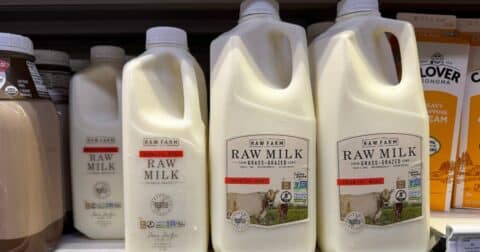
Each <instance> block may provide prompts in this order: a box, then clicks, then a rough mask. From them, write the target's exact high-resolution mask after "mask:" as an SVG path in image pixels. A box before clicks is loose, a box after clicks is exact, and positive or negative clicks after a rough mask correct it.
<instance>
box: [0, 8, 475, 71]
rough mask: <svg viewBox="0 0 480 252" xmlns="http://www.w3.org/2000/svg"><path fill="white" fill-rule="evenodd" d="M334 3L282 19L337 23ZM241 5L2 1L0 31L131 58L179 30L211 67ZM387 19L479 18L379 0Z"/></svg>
mask: <svg viewBox="0 0 480 252" xmlns="http://www.w3.org/2000/svg"><path fill="white" fill-rule="evenodd" d="M336 2H337V1H335V0H280V4H281V6H280V7H281V17H282V19H283V20H285V21H287V22H291V23H296V24H299V25H302V26H304V27H306V26H307V25H309V24H311V23H315V22H319V21H326V20H333V19H334V18H335V14H336ZM239 5H240V0H205V1H202V0H0V31H2V32H12V33H19V34H24V35H27V36H29V37H30V38H31V39H32V40H33V41H34V44H35V48H44V49H57V50H63V51H66V52H68V53H69V54H70V55H71V56H72V58H87V57H88V53H89V48H90V47H91V46H93V45H98V44H111V45H118V46H121V47H123V48H125V50H126V51H127V54H132V55H137V54H140V53H141V52H142V51H143V50H144V43H145V42H144V40H145V31H146V29H147V28H148V27H152V26H158V25H168V26H177V27H180V28H183V29H185V30H186V31H187V32H188V34H189V44H190V50H191V52H192V54H193V55H194V56H195V57H196V58H197V60H198V61H199V62H200V63H201V64H202V66H203V67H204V70H207V69H208V68H207V67H208V61H209V45H210V41H212V40H213V39H214V38H215V37H216V36H218V35H219V34H220V33H222V32H224V31H227V30H229V29H230V28H232V27H233V26H235V25H236V23H237V19H238V8H239ZM380 6H381V12H382V15H383V16H386V17H395V15H396V13H397V12H402V11H403V12H405V11H408V12H418V13H432V14H454V15H457V16H459V17H480V15H479V14H478V13H479V11H480V2H479V1H476V0H460V1H458V0H455V1H453V0H450V1H448V0H381V1H380Z"/></svg>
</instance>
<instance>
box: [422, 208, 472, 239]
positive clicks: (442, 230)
mask: <svg viewBox="0 0 480 252" xmlns="http://www.w3.org/2000/svg"><path fill="white" fill-rule="evenodd" d="M447 225H457V226H458V225H460V226H463V225H467V226H470V227H473V228H476V230H477V232H478V233H479V234H480V209H452V210H450V212H432V213H431V216H430V227H431V228H432V231H433V232H435V233H436V234H437V235H439V236H442V237H445V234H446V230H447Z"/></svg>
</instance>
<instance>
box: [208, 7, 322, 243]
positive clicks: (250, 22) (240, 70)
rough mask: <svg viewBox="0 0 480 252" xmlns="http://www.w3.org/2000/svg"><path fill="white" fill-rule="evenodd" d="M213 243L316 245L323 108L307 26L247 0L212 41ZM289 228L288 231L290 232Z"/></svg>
mask: <svg viewBox="0 0 480 252" xmlns="http://www.w3.org/2000/svg"><path fill="white" fill-rule="evenodd" d="M211 71H212V72H211V114H210V115H211V117H210V119H211V120H210V175H211V179H210V183H211V190H210V193H211V194H210V195H211V200H210V202H211V217H212V220H211V221H212V242H213V247H214V249H215V251H219V252H223V251H229V252H235V251H289V252H294V251H301V252H305V251H314V248H315V240H316V239H315V220H316V212H315V177H316V174H315V172H316V171H315V170H316V168H315V146H316V141H315V114H314V107H313V98H312V92H311V84H310V76H309V65H308V52H307V41H306V36H305V31H304V29H303V28H302V27H299V26H297V25H293V24H289V23H285V22H282V21H281V20H280V17H279V14H278V4H277V3H276V2H275V1H267V0H263V1H262V0H253V1H244V2H242V5H241V11H240V21H239V24H238V25H237V26H236V27H235V28H233V29H232V30H231V31H229V32H226V33H224V34H223V35H221V36H219V37H218V38H217V39H215V40H214V41H213V42H212V44H211ZM282 237H283V238H282Z"/></svg>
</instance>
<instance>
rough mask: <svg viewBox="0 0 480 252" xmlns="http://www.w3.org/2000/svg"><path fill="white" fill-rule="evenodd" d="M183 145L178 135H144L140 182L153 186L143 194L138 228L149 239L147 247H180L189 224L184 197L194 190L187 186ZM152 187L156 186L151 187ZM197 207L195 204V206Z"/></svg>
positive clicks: (139, 152)
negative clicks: (185, 184)
mask: <svg viewBox="0 0 480 252" xmlns="http://www.w3.org/2000/svg"><path fill="white" fill-rule="evenodd" d="M184 149H185V148H184V144H183V143H182V141H181V140H180V139H179V138H171V137H145V138H143V141H142V146H140V148H139V150H138V153H137V155H138V156H137V163H138V167H137V169H139V171H138V172H137V174H138V175H137V178H136V180H137V181H138V182H137V183H138V184H139V185H143V186H147V187H145V188H151V189H149V190H146V194H148V195H149V196H148V197H143V199H147V200H142V201H143V202H141V203H140V204H141V206H138V207H141V208H142V209H143V210H142V211H141V214H140V216H138V226H137V227H138V229H139V230H140V232H141V233H142V235H143V236H144V238H143V239H144V240H146V241H147V240H148V241H149V245H148V247H150V248H152V249H157V250H162V251H163V250H168V249H169V248H171V247H175V246H178V245H177V244H178V242H179V241H180V240H181V237H182V236H184V234H183V233H182V232H183V231H184V230H185V227H186V225H187V223H186V221H185V217H184V216H185V214H184V211H186V208H188V207H190V208H191V207H192V206H188V205H187V204H186V202H185V200H184V198H183V197H182V196H181V195H182V194H183V193H194V192H191V191H188V192H187V190H186V188H184V183H185V174H184V173H185V170H184V169H182V167H185V165H186V163H185V155H188V154H187V153H185V152H184ZM150 186H153V187H150ZM193 207H194V206H193ZM190 210H191V209H190Z"/></svg>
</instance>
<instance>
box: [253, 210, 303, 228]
mask: <svg viewBox="0 0 480 252" xmlns="http://www.w3.org/2000/svg"><path fill="white" fill-rule="evenodd" d="M307 217H308V208H307V207H290V208H289V209H288V214H287V216H286V218H284V219H281V220H280V218H279V214H278V209H277V208H272V209H269V210H268V211H267V215H266V216H265V218H264V219H263V220H261V221H260V223H257V218H255V217H254V216H250V224H258V225H264V226H272V225H277V224H282V223H288V222H294V221H299V220H304V219H306V218H307Z"/></svg>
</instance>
